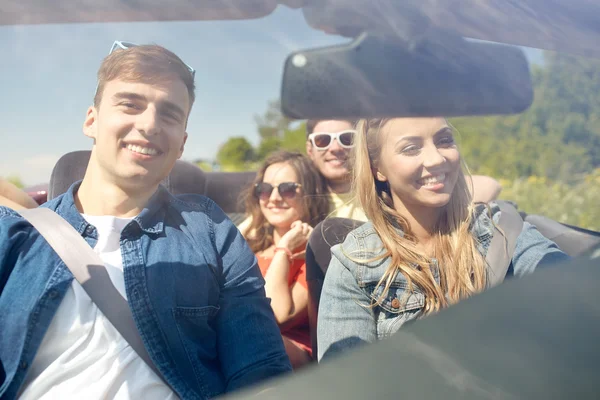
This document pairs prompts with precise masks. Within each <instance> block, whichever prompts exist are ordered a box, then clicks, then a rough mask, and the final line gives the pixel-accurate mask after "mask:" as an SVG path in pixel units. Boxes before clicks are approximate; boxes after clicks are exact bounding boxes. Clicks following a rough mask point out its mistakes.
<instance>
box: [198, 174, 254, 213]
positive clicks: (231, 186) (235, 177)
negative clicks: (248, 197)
mask: <svg viewBox="0 0 600 400" xmlns="http://www.w3.org/2000/svg"><path fill="white" fill-rule="evenodd" d="M255 177H256V172H207V173H206V188H205V193H204V194H205V195H206V196H208V197H209V198H211V199H212V200H213V201H214V202H215V203H217V204H218V205H219V207H221V208H222V209H223V211H225V212H226V213H228V214H231V213H243V212H244V204H243V203H242V202H241V199H240V194H241V193H242V191H243V190H244V189H246V188H247V187H248V185H250V184H251V183H252V181H253V180H254V178H255ZM230 217H231V215H230Z"/></svg>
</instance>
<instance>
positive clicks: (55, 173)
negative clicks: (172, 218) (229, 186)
mask: <svg viewBox="0 0 600 400" xmlns="http://www.w3.org/2000/svg"><path fill="white" fill-rule="evenodd" d="M90 154H91V152H90V151H89V150H81V151H74V152H71V153H67V154H65V155H64V156H62V157H61V158H60V159H59V160H58V162H57V163H56V165H55V166H54V169H53V170H52V175H51V176H50V184H49V187H48V200H52V199H53V198H55V197H57V196H60V195H61V194H63V193H65V192H66V191H67V190H68V189H69V187H70V186H71V185H72V184H73V183H74V182H77V181H79V180H81V179H83V176H84V175H85V170H86V168H87V165H88V162H89V161H90ZM163 185H165V187H166V188H167V189H168V190H169V191H170V192H171V193H173V194H182V193H195V194H205V188H206V174H205V173H204V171H202V170H201V169H200V168H199V167H197V166H196V165H194V164H192V163H189V162H186V161H181V160H177V162H176V163H175V166H174V167H173V170H172V171H171V173H170V174H169V176H168V177H166V178H165V180H164V181H163Z"/></svg>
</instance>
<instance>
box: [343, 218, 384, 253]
mask: <svg viewBox="0 0 600 400" xmlns="http://www.w3.org/2000/svg"><path fill="white" fill-rule="evenodd" d="M381 244H382V241H381V238H380V237H379V234H378V233H377V231H376V230H375V227H374V226H373V223H372V222H371V221H367V222H365V223H364V224H362V225H360V226H359V227H357V228H355V229H353V230H352V231H350V232H349V233H348V235H347V236H346V239H345V240H344V241H343V242H342V244H341V246H342V247H343V248H344V249H345V250H364V249H366V248H371V247H372V246H374V245H381Z"/></svg>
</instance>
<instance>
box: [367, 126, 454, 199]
mask: <svg viewBox="0 0 600 400" xmlns="http://www.w3.org/2000/svg"><path fill="white" fill-rule="evenodd" d="M379 140H380V141H381V142H380V143H381V153H380V155H379V160H378V163H377V166H376V170H375V178H376V179H377V180H379V181H386V182H388V183H389V186H390V191H391V193H392V199H393V200H394V208H396V210H398V211H400V210H399V207H400V208H402V206H403V207H404V208H414V207H415V206H417V207H428V208H439V207H443V206H445V205H446V204H448V202H449V201H450V196H451V194H452V192H453V190H454V187H455V186H456V182H457V179H458V174H459V171H460V154H459V152H458V149H457V147H456V144H455V143H454V137H453V133H452V129H451V128H450V127H449V126H448V124H447V122H446V120H445V119H443V118H396V119H392V120H390V121H388V122H387V123H386V124H385V125H384V126H383V127H382V128H381V132H380V136H379Z"/></svg>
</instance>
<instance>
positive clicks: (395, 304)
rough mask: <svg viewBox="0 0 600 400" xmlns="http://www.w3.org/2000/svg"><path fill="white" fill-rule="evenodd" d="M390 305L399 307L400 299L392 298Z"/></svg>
mask: <svg viewBox="0 0 600 400" xmlns="http://www.w3.org/2000/svg"><path fill="white" fill-rule="evenodd" d="M392 307H394V308H399V307H400V300H398V299H394V300H392Z"/></svg>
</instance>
